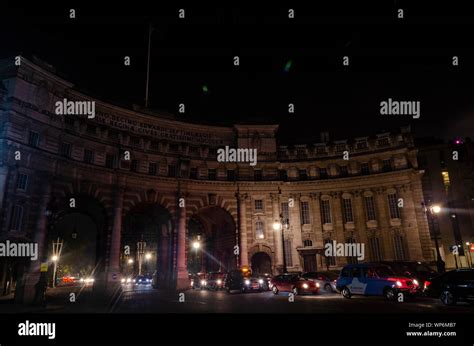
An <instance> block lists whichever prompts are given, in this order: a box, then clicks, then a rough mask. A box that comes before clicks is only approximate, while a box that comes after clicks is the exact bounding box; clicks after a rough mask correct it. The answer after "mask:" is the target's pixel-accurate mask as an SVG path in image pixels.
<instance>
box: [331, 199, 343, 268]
mask: <svg viewBox="0 0 474 346" xmlns="http://www.w3.org/2000/svg"><path fill="white" fill-rule="evenodd" d="M331 197H332V208H331V209H332V221H333V227H334V228H333V234H335V237H333V238H335V239H333V240H336V241H337V242H338V243H345V242H346V239H345V237H344V220H343V219H342V205H341V193H340V192H332V193H331ZM346 262H347V260H346V258H345V257H341V256H336V265H337V266H342V265H344V264H346Z"/></svg>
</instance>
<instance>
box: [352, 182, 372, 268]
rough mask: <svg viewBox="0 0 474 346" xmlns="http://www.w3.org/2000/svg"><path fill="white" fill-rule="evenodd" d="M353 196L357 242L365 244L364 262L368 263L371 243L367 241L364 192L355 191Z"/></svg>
mask: <svg viewBox="0 0 474 346" xmlns="http://www.w3.org/2000/svg"><path fill="white" fill-rule="evenodd" d="M353 196H354V205H353V211H352V212H353V214H354V224H355V233H356V241H357V242H358V243H362V244H364V257H365V258H364V261H367V260H368V254H369V243H368V240H367V218H366V216H365V207H364V191H362V190H357V191H354V194H353Z"/></svg>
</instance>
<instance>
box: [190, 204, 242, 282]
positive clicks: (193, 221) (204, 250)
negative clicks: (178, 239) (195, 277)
mask: <svg viewBox="0 0 474 346" xmlns="http://www.w3.org/2000/svg"><path fill="white" fill-rule="evenodd" d="M235 232H236V224H235V221H234V219H233V218H232V215H231V214H230V213H229V212H228V211H226V210H225V209H223V208H221V207H218V206H210V207H205V208H202V209H200V210H199V211H198V212H197V213H196V214H194V215H193V216H192V217H191V218H190V220H189V223H188V242H187V247H188V272H190V273H197V272H206V273H208V272H213V271H221V272H225V271H229V270H232V269H235V268H236V267H237V263H236V261H237V259H236V256H235V254H234V247H235V245H236V233H235ZM196 243H197V244H199V247H197V246H193V244H196Z"/></svg>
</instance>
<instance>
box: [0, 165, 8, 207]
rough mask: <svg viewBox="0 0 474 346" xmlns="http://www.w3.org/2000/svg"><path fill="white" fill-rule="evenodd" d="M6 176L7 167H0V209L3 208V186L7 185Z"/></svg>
mask: <svg viewBox="0 0 474 346" xmlns="http://www.w3.org/2000/svg"><path fill="white" fill-rule="evenodd" d="M7 177H8V167H7V166H2V167H0V210H3V203H4V200H3V198H4V196H5V188H6V186H7Z"/></svg>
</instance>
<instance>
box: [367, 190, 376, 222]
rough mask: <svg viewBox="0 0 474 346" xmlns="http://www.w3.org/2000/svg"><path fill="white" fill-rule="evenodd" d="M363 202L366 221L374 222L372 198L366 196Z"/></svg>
mask: <svg viewBox="0 0 474 346" xmlns="http://www.w3.org/2000/svg"><path fill="white" fill-rule="evenodd" d="M364 200H365V210H366V215H367V221H375V204H374V197H372V196H366V197H364Z"/></svg>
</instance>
